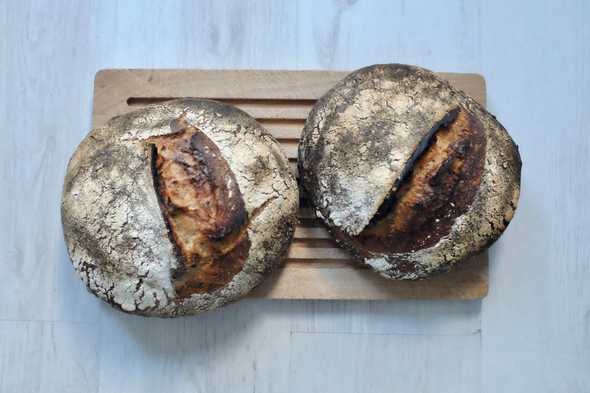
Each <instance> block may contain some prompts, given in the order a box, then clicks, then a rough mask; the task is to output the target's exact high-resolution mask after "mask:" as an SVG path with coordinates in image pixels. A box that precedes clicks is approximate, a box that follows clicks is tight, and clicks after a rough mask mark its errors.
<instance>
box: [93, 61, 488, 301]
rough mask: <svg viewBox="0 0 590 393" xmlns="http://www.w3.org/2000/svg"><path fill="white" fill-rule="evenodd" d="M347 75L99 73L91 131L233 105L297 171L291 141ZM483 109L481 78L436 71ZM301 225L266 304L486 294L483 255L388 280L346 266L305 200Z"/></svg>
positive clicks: (264, 290)
mask: <svg viewBox="0 0 590 393" xmlns="http://www.w3.org/2000/svg"><path fill="white" fill-rule="evenodd" d="M346 74H347V72H344V71H267V70H123V69H120V70H101V71H99V72H98V73H97V74H96V78H95V81H94V108H93V127H97V126H101V125H104V124H105V123H106V122H107V121H108V120H109V119H110V118H111V117H113V116H116V115H120V114H123V113H126V112H129V111H132V110H135V109H138V108H140V107H142V106H145V105H148V104H152V103H158V102H163V101H166V100H170V99H174V98H181V97H198V98H209V99H215V100H218V101H222V102H226V103H229V104H232V105H235V106H237V107H239V108H241V109H242V110H244V111H246V112H248V113H249V114H250V115H251V116H253V117H254V118H256V119H257V120H258V121H259V122H260V123H261V124H262V125H263V126H264V127H265V128H266V129H268V130H269V131H270V132H271V133H272V134H273V135H274V136H275V137H276V138H277V139H278V140H279V142H280V143H281V146H282V148H283V151H284V152H285V153H286V155H287V157H288V158H289V161H290V163H291V164H292V168H293V170H294V172H295V173H296V162H297V143H298V140H299V136H300V134H301V130H302V128H303V124H304V121H305V118H306V117H307V114H308V112H309V110H310V109H311V107H312V106H313V104H314V103H315V101H316V100H317V99H318V98H319V97H320V96H321V95H322V94H324V93H325V92H326V91H327V90H328V89H330V88H331V87H332V86H333V85H334V84H335V83H336V82H337V81H339V80H340V79H342V78H343V77H344V76H345V75H346ZM439 75H440V76H441V77H443V78H445V79H447V80H448V81H449V82H450V83H451V84H453V85H454V86H456V87H457V88H459V89H461V90H463V91H465V92H466V93H467V94H469V95H471V96H472V97H473V98H474V99H476V100H477V101H479V102H480V103H482V104H483V105H485V97H486V89H485V80H484V79H483V77H482V76H480V75H476V74H452V73H440V74H439ZM299 217H300V224H299V225H298V227H297V228H296V231H295V239H294V241H293V244H292V245H291V248H290V250H289V255H288V258H287V261H286V263H285V265H284V267H283V268H281V269H278V270H277V271H276V272H275V273H274V274H273V275H272V276H271V277H270V278H269V279H267V280H266V281H265V282H264V283H263V284H262V285H261V286H260V287H258V288H257V289H256V290H255V291H254V292H253V293H252V294H251V296H252V297H259V298H271V299H336V300H337V299H340V300H345V299H346V300H348V299H359V300H374V299H479V298H482V297H484V296H485V295H486V294H487V291H488V257H487V253H483V254H481V255H478V256H475V257H473V258H471V259H470V260H468V261H465V262H463V263H461V264H459V265H458V266H457V267H456V268H455V269H454V270H453V271H452V272H450V273H445V274H440V275H437V276H435V277H433V278H430V279H427V280H422V281H390V280H386V279H384V278H382V277H381V276H379V275H378V274H376V273H374V272H372V271H371V270H370V269H369V268H366V267H364V266H359V265H358V264H355V263H353V262H351V261H350V257H349V255H348V254H347V253H346V252H344V251H343V250H341V249H340V248H338V247H337V246H336V244H335V243H334V241H333V240H332V239H331V237H330V235H329V234H328V233H327V232H326V230H325V229H324V228H323V227H322V225H321V223H320V222H319V221H318V220H317V219H316V218H315V216H314V214H313V210H312V209H311V208H310V207H309V205H308V202H306V200H305V198H304V196H303V198H302V203H301V208H300V212H299Z"/></svg>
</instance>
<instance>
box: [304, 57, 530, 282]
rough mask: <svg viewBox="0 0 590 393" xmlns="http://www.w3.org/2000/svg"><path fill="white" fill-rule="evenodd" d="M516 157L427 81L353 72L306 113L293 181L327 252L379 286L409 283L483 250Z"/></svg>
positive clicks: (392, 72)
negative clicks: (331, 242) (333, 243)
mask: <svg viewBox="0 0 590 393" xmlns="http://www.w3.org/2000/svg"><path fill="white" fill-rule="evenodd" d="M520 168H521V161H520V156H519V153H518V148H517V146H516V145H515V144H514V142H513V141H512V139H511V138H510V136H509V135H508V133H507V132H506V130H505V129H504V128H503V127H502V125H501V124H500V123H498V121H496V119H495V118H494V116H492V115H490V114H489V113H488V112H487V111H486V110H485V109H484V108H482V106H481V105H479V104H478V103H477V102H475V101H474V100H473V99H471V98H470V97H468V96H467V95H465V94H464V93H463V92H461V91H458V90H456V89H454V88H453V87H451V86H450V85H449V84H448V83H447V82H446V81H444V80H441V79H440V78H438V77H437V76H436V75H434V74H433V73H432V72H430V71H428V70H425V69H422V68H418V67H413V66H407V65H400V64H385V65H374V66H370V67H366V68H363V69H360V70H358V71H355V72H353V73H351V74H350V75H348V76H347V77H346V78H345V79H343V80H342V81H341V82H339V83H338V84H337V85H336V86H335V87H334V88H333V89H331V90H330V91H329V92H327V93H326V94H325V95H324V96H323V97H322V98H321V99H320V100H319V101H318V102H317V103H316V105H315V106H314V108H313V110H312V111H311V113H310V115H309V117H308V118H307V121H306V123H305V128H304V130H303V135H302V139H301V142H300V145H299V172H300V176H301V183H302V184H303V187H304V188H305V190H306V191H307V193H308V194H309V197H310V199H311V201H312V203H313V205H314V207H315V211H316V214H317V216H318V217H319V218H321V219H322V220H323V221H324V222H325V223H326V224H327V226H328V229H329V230H330V231H331V233H332V234H333V235H334V237H335V238H336V240H337V241H338V243H339V244H340V245H341V246H343V247H344V248H346V249H348V250H349V251H351V252H352V254H353V255H354V257H355V258H357V259H358V260H360V261H363V262H364V263H366V264H368V265H370V266H372V267H373V269H375V270H376V271H377V272H379V273H380V274H382V275H383V276H385V277H388V278H395V279H418V278H423V277H426V276H428V275H430V274H431V273H433V272H435V271H440V270H445V269H447V268H449V267H450V266H451V265H453V264H454V263H455V262H457V261H459V260H462V259H464V258H466V257H468V256H470V255H472V254H474V253H477V252H479V251H481V250H482V249H484V248H485V247H487V246H489V245H490V244H491V243H492V242H493V241H495V240H496V239H497V238H498V237H499V236H500V235H501V234H502V232H503V231H504V229H505V228H506V226H507V225H508V223H509V222H510V220H511V219H512V216H513V214H514V211H515V209H516V204H517V201H518V196H519V190H520Z"/></svg>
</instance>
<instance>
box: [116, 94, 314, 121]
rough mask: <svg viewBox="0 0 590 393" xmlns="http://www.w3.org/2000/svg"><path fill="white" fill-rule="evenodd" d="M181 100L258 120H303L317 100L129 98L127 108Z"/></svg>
mask: <svg viewBox="0 0 590 393" xmlns="http://www.w3.org/2000/svg"><path fill="white" fill-rule="evenodd" d="M179 98H198V99H206V100H215V101H220V102H223V103H226V104H230V105H233V106H235V107H237V108H239V109H241V110H243V111H244V112H246V113H248V114H249V115H250V116H252V117H254V118H256V119H257V120H265V119H268V120H303V119H305V118H306V117H307V115H308V113H309V111H310V110H311V108H312V107H313V105H314V104H315V102H316V100H270V99H252V98H243V99H229V98H217V97H202V96H201V97H178V96H177V97H129V98H127V101H126V103H127V106H128V107H130V108H141V107H144V106H146V105H151V104H161V103H163V102H166V101H170V100H174V99H179Z"/></svg>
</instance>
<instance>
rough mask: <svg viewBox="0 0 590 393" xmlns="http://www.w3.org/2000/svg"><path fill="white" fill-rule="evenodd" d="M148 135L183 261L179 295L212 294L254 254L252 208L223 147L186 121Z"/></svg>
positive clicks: (158, 188)
mask: <svg viewBox="0 0 590 393" xmlns="http://www.w3.org/2000/svg"><path fill="white" fill-rule="evenodd" d="M172 128H173V130H174V131H176V132H175V133H172V134H167V135H163V136H158V137H152V138H150V139H148V142H149V143H150V144H151V146H152V165H154V183H155V188H156V192H157V194H158V197H159V200H160V207H161V210H162V214H163V216H164V219H165V221H166V224H167V226H168V232H169V235H170V238H171V240H172V243H173V244H174V245H175V246H176V250H177V255H178V257H179V260H180V262H181V263H180V266H179V268H178V269H177V270H176V271H175V272H174V273H173V279H174V287H175V290H176V293H177V296H178V297H180V298H186V297H189V296H190V295H192V294H194V293H209V292H211V291H213V290H215V289H218V288H220V287H222V286H224V285H226V284H227V283H229V282H230V281H231V279H232V278H233V277H234V276H235V275H236V274H237V273H239V272H240V271H241V270H242V267H243V265H244V263H245V261H246V259H247V258H248V251H249V248H250V241H249V239H248V233H247V231H246V228H247V222H248V220H247V218H248V217H247V212H246V209H245V206H244V200H243V198H242V194H241V192H240V189H239V187H238V183H237V182H236V179H235V177H234V175H233V173H232V171H231V169H230V167H229V165H228V163H227V162H226V161H225V159H224V158H223V157H222V156H221V152H220V151H219V149H218V147H217V146H216V145H215V143H213V141H211V140H210V139H209V138H208V137H207V135H205V134H204V133H202V132H200V131H199V130H198V129H196V128H195V127H193V126H190V125H188V124H187V123H186V122H184V120H183V118H182V116H181V117H180V118H179V119H177V120H176V124H174V125H173V127H172Z"/></svg>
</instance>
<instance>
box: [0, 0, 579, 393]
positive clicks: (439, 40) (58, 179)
mask: <svg viewBox="0 0 590 393" xmlns="http://www.w3.org/2000/svg"><path fill="white" fill-rule="evenodd" d="M589 19H590V4H589V3H588V2H586V1H584V0H578V1H564V2H548V1H532V0H530V1H522V2H512V1H495V2H487V1H483V0H480V1H465V2H462V1H437V2H426V1H412V2H410V1H407V2H404V1H382V2H378V1H369V0H365V1H362V0H360V1H356V2H355V1H338V2H328V1H326V2H319V1H317V0H315V1H312V0H309V1H300V2H295V1H290V0H283V1H270V0H269V1H239V0H236V1H229V2H228V1H213V0H212V1H200V2H191V1H182V2H181V1H153V2H152V1H150V2H144V1H139V0H137V1H125V2H112V1H98V0H96V1H84V2H77V1H39V0H18V1H17V0H15V1H9V0H3V1H0V33H1V34H2V39H0V121H1V124H2V127H1V131H0V132H1V135H2V139H1V142H0V157H1V158H0V160H1V161H0V163H1V164H0V165H1V166H0V201H1V202H2V209H0V235H1V237H2V243H1V245H0V269H1V270H0V274H1V277H2V278H3V282H2V285H1V286H0V392H119V391H122V392H146V391H163V390H165V391H175V392H230V391H231V392H259V393H260V392H314V391H321V392H389V391H392V392H396V391H403V392H414V391H415V392H463V391H464V392H494V393H495V392H523V391H534V392H568V393H570V392H589V391H590V285H589V284H588V282H589V279H590V262H589V261H590V245H589V244H588V239H590V229H589V228H590V210H589V206H590V205H589V203H588V201H587V198H588V195H590V161H589V160H588V154H589V151H590V137H589V136H588V135H589V134H588V124H590V26H589V25H588V20H589ZM378 62H404V63H413V64H420V65H423V66H426V67H428V68H432V69H436V70H444V71H455V72H477V73H481V74H483V75H485V77H486V81H487V84H488V107H489V108H490V110H491V111H492V112H493V113H495V114H496V115H497V116H498V118H499V119H500V120H501V121H502V123H503V124H504V125H505V126H506V127H507V128H508V129H509V130H510V132H511V133H512V135H513V136H514V138H515V140H516V141H517V143H518V144H519V145H520V149H521V153H522V156H523V161H524V166H523V182H522V183H523V184H522V190H523V192H522V197H521V203H520V207H519V210H518V212H517V214H516V217H515V219H514V221H513V222H512V224H511V225H510V227H509V228H508V231H507V232H506V234H505V235H504V237H503V238H502V239H501V240H500V241H499V242H498V243H497V244H496V245H495V246H494V247H493V248H492V250H491V253H490V257H491V258H490V275H491V277H490V292H489V295H488V297H487V298H486V299H484V300H483V301H482V302H479V301H471V302H460V301H376V302H333V301H270V300H252V299H248V300H245V301H242V302H240V303H238V304H233V305H230V306H228V307H227V308H225V309H222V310H219V311H216V312H212V313H210V314H206V315H202V316H197V317H193V318H185V319H179V320H147V319H142V318H135V317H131V316H127V315H123V314H121V313H118V312H115V311H114V310H111V309H110V308H108V307H107V306H105V305H103V304H101V303H99V301H98V300H96V299H94V298H93V297H91V296H90V295H88V294H87V293H85V290H84V289H83V288H82V285H81V283H80V282H79V281H78V280H77V279H76V277H75V276H74V273H73V269H72V268H71V267H70V266H69V263H68V260H67V257H66V254H65V250H64V245H63V242H62V239H61V230H60V222H59V209H58V206H59V203H58V202H59V194H60V189H61V184H62V177H63V172H64V169H65V165H66V162H67V159H68V158H69V156H70V154H71V153H72V151H73V150H74V148H75V146H76V144H77V143H78V142H79V140H80V139H81V138H82V137H83V136H84V135H85V133H86V132H87V131H88V128H89V125H90V113H91V97H92V78H93V75H94V73H95V72H96V70H98V69H101V68H117V67H142V68H164V67H174V68H189V67H193V68H272V69H352V68H355V67H359V66H362V65H366V64H371V63H378Z"/></svg>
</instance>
